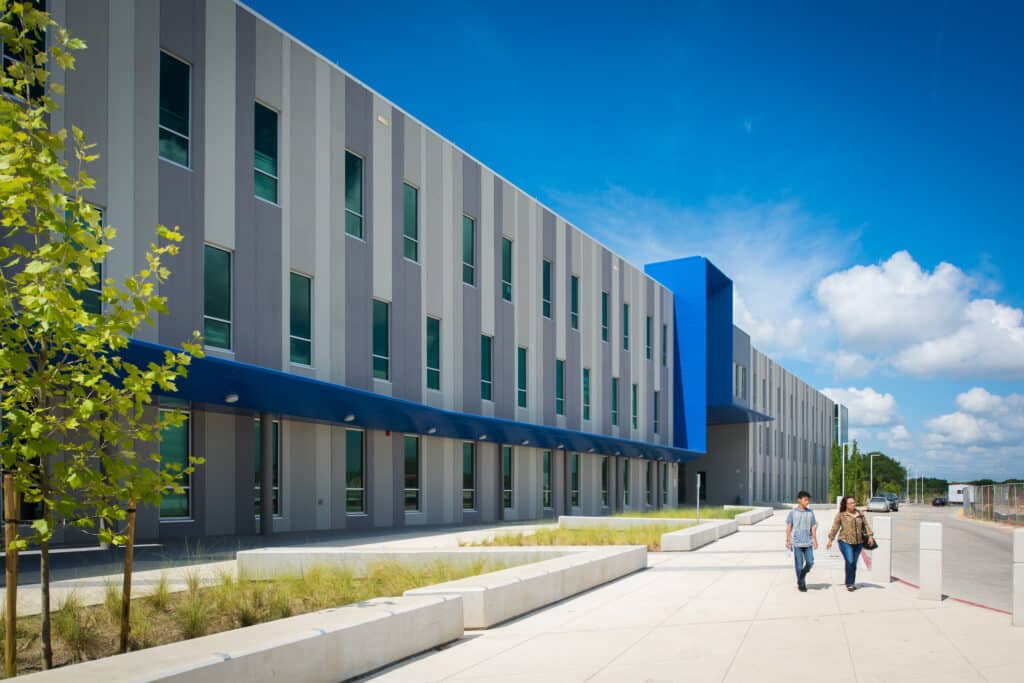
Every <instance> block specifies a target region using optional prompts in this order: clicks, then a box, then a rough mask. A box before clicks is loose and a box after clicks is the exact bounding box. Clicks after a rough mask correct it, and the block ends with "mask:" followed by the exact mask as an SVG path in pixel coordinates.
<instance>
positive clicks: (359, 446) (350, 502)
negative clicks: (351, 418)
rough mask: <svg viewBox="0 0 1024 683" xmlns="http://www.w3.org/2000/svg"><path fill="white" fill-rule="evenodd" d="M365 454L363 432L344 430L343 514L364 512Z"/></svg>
mask: <svg viewBox="0 0 1024 683" xmlns="http://www.w3.org/2000/svg"><path fill="white" fill-rule="evenodd" d="M365 469H366V453H365V452H364V451H363V432H362V431H360V430H358V429H346V430H345V512H350V513H364V512H366V479H365V478H364V476H363V472H364V471H365Z"/></svg>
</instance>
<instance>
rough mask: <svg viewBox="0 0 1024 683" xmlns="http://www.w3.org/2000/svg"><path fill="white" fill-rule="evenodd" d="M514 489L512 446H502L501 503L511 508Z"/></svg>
mask: <svg viewBox="0 0 1024 683" xmlns="http://www.w3.org/2000/svg"><path fill="white" fill-rule="evenodd" d="M513 493H514V491H513V489H512V447H511V446H502V447H501V504H502V506H503V507H505V508H506V509H507V508H511V507H512V499H513V495H512V494H513Z"/></svg>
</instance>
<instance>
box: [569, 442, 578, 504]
mask: <svg viewBox="0 0 1024 683" xmlns="http://www.w3.org/2000/svg"><path fill="white" fill-rule="evenodd" d="M569 504H570V505H571V506H572V507H579V505H580V454H579V453H572V454H570V455H569Z"/></svg>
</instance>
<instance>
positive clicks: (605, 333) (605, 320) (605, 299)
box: [601, 292, 608, 342]
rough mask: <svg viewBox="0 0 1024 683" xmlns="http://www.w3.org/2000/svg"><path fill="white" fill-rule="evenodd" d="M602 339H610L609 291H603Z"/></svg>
mask: <svg viewBox="0 0 1024 683" xmlns="http://www.w3.org/2000/svg"><path fill="white" fill-rule="evenodd" d="M601 341H604V342H606V341H608V292H601Z"/></svg>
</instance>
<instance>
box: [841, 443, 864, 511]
mask: <svg viewBox="0 0 1024 683" xmlns="http://www.w3.org/2000/svg"><path fill="white" fill-rule="evenodd" d="M867 478H868V473H867V471H866V470H865V467H864V456H863V455H862V454H861V452H860V448H859V446H858V445H857V441H856V440H854V442H853V444H851V446H850V455H849V456H848V457H847V461H846V491H845V492H844V495H848V496H855V497H856V498H857V500H858V501H859V502H861V503H863V502H864V493H865V492H866V491H867Z"/></svg>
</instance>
